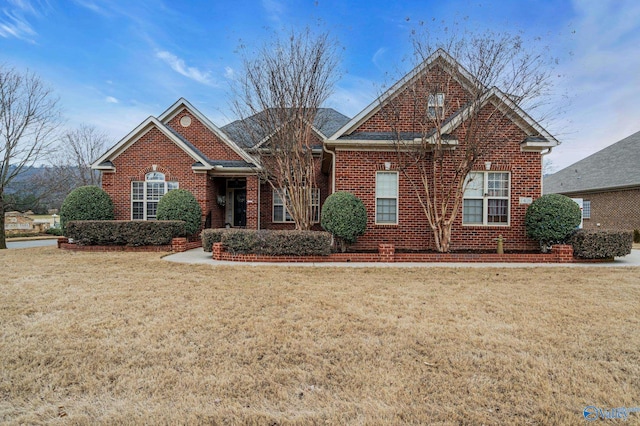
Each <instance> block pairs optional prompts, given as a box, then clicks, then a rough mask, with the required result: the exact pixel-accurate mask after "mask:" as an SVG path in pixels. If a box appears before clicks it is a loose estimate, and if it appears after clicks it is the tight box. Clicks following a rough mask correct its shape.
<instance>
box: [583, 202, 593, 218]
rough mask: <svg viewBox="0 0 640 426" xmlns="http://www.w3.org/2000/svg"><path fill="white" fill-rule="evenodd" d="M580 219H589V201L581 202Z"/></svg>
mask: <svg viewBox="0 0 640 426" xmlns="http://www.w3.org/2000/svg"><path fill="white" fill-rule="evenodd" d="M582 218H583V219H591V201H589V200H583V201H582Z"/></svg>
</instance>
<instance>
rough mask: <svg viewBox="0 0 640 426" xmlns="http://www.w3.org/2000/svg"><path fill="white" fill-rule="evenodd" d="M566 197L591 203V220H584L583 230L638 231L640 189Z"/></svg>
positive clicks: (578, 194)
mask: <svg viewBox="0 0 640 426" xmlns="http://www.w3.org/2000/svg"><path fill="white" fill-rule="evenodd" d="M567 196H569V197H571V198H582V199H583V200H588V201H591V218H590V219H585V220H584V222H583V227H584V228H585V229H597V228H600V229H623V230H634V229H640V188H635V189H626V190H621V191H607V192H597V193H575V194H570V195H569V194H567ZM598 224H600V226H599V227H598Z"/></svg>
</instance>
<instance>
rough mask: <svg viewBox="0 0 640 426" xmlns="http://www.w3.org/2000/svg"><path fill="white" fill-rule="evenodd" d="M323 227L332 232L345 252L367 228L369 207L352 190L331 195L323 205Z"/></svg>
mask: <svg viewBox="0 0 640 426" xmlns="http://www.w3.org/2000/svg"><path fill="white" fill-rule="evenodd" d="M320 224H321V225H322V228H323V229H324V230H325V231H327V232H330V233H331V234H332V235H333V236H334V238H336V239H337V240H338V242H339V244H340V248H341V250H342V251H343V252H344V251H345V250H346V249H347V245H348V244H353V243H355V242H356V241H357V239H358V237H359V236H360V235H363V234H364V232H365V231H366V229H367V209H366V208H365V206H364V203H363V202H362V200H361V199H360V198H358V197H356V196H355V195H353V194H351V193H350V192H335V193H333V194H331V195H329V196H328V197H327V199H326V201H325V202H324V205H323V206H322V220H321V222H320Z"/></svg>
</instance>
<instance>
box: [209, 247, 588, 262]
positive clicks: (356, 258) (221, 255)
mask: <svg viewBox="0 0 640 426" xmlns="http://www.w3.org/2000/svg"><path fill="white" fill-rule="evenodd" d="M212 258H213V259H214V260H226V261H232V262H273V263H278V262H287V263H304V262H308V263H324V262H383V263H391V262H461V263H483V262H484V263H486V262H491V263H574V262H587V263H593V262H598V261H599V260H593V259H576V258H574V257H573V247H571V246H570V245H555V246H553V247H552V249H551V253H506V254H497V253H495V254H494V253H396V252H395V247H394V245H393V244H379V245H378V253H332V254H330V255H328V256H267V255H258V254H233V253H229V252H227V251H225V250H224V248H223V247H222V243H214V244H213V254H212Z"/></svg>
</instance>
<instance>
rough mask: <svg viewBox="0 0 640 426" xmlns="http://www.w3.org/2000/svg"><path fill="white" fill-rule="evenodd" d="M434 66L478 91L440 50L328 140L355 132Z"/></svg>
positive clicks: (471, 80)
mask: <svg viewBox="0 0 640 426" xmlns="http://www.w3.org/2000/svg"><path fill="white" fill-rule="evenodd" d="M436 65H442V66H443V68H444V69H445V70H446V69H448V68H453V69H455V70H456V73H455V77H456V81H457V82H458V83H459V84H460V85H461V86H462V87H463V88H465V89H466V90H469V91H472V90H477V89H478V86H477V85H476V84H475V83H474V79H473V77H472V76H471V74H469V72H468V71H466V70H465V69H464V68H463V67H462V66H461V65H460V64H459V63H458V62H457V61H456V60H455V59H453V57H451V55H449V54H448V53H447V52H445V51H444V50H442V49H438V50H437V51H435V52H434V53H433V54H432V55H431V56H429V57H428V58H427V59H426V60H425V61H423V62H422V63H421V64H419V65H418V66H416V67H415V68H414V69H413V70H411V71H410V72H409V73H408V74H406V75H405V76H404V77H402V78H401V79H400V80H399V81H398V82H397V83H396V84H394V85H393V86H391V87H390V88H389V89H388V90H386V91H385V92H384V93H383V94H382V95H381V96H379V97H378V98H376V99H375V100H374V101H373V102H371V103H370V104H369V105H368V106H367V107H366V108H365V109H363V110H362V111H361V112H360V113H359V114H357V115H356V116H355V117H353V118H352V119H351V120H350V121H349V122H347V123H346V124H345V125H344V126H342V127H340V128H339V129H338V130H336V131H335V133H333V134H332V135H331V136H330V137H329V139H330V140H335V139H338V138H340V137H342V136H344V135H348V134H350V133H352V132H353V131H355V130H356V129H357V128H358V127H360V125H362V124H363V123H365V122H366V121H367V120H368V119H369V118H371V117H372V116H373V115H374V114H376V113H377V112H379V111H380V110H381V109H382V108H383V107H384V106H385V105H387V104H388V103H389V102H390V101H391V100H392V99H394V98H395V97H396V96H399V95H400V94H401V93H402V92H404V89H406V88H407V87H408V86H409V85H411V84H412V83H414V82H415V81H416V80H418V79H419V78H421V77H422V76H424V75H425V74H426V73H427V72H429V71H430V70H431V69H432V68H433V67H434V66H436Z"/></svg>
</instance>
